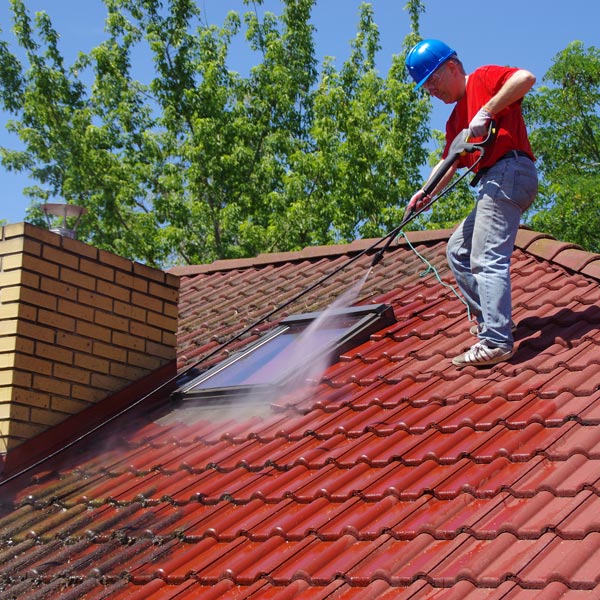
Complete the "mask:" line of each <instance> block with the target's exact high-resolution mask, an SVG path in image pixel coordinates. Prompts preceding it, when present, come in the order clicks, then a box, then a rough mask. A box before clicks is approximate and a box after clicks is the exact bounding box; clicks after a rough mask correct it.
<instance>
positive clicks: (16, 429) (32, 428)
mask: <svg viewBox="0 0 600 600" xmlns="http://www.w3.org/2000/svg"><path fill="white" fill-rule="evenodd" d="M46 429H47V427H42V426H41V425H35V424H33V423H25V422H23V421H14V420H13V421H11V422H10V433H9V440H8V447H9V450H10V449H12V448H14V447H15V446H16V445H18V444H20V443H22V442H24V441H25V440H29V439H31V438H32V437H35V436H36V435H38V434H40V433H42V431H45V430H46Z"/></svg>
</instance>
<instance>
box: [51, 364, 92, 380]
mask: <svg viewBox="0 0 600 600" xmlns="http://www.w3.org/2000/svg"><path fill="white" fill-rule="evenodd" d="M52 374H53V375H54V377H56V378H57V379H62V380H65V381H70V382H74V383H79V384H87V383H89V381H90V373H89V371H86V370H85V369H80V368H78V367H76V366H75V367H71V366H69V365H62V364H59V363H54V369H53V371H52Z"/></svg>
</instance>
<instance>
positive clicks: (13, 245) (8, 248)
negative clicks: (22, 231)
mask: <svg viewBox="0 0 600 600" xmlns="http://www.w3.org/2000/svg"><path fill="white" fill-rule="evenodd" d="M24 247H25V238H23V237H15V238H11V239H9V240H2V241H0V255H2V256H6V255H8V254H17V253H19V254H20V253H22V252H23V248H24Z"/></svg>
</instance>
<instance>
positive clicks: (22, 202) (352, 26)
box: [0, 0, 600, 223]
mask: <svg viewBox="0 0 600 600" xmlns="http://www.w3.org/2000/svg"><path fill="white" fill-rule="evenodd" d="M197 2H198V5H199V6H200V8H201V10H202V11H203V12H204V15H205V18H206V20H207V21H208V22H210V23H216V24H221V23H222V22H223V18H224V16H225V14H226V13H227V12H228V11H229V10H236V11H238V12H244V11H246V10H248V8H247V7H244V5H243V3H242V0H197ZM361 3H362V0H317V3H316V7H315V9H314V11H313V18H312V21H313V24H314V25H315V27H316V29H317V31H316V34H315V42H316V50H317V54H318V56H319V57H323V56H333V57H335V59H336V65H337V66H338V67H339V66H341V64H342V62H343V61H344V59H345V58H346V57H347V56H348V52H349V48H350V41H351V40H352V38H353V37H354V35H355V33H356V26H357V22H358V9H359V6H360V4H361ZM424 3H425V7H426V12H425V14H424V15H422V17H421V35H422V36H423V37H435V38H439V39H443V40H444V41H445V42H446V43H448V44H449V45H450V46H452V47H453V48H454V49H455V50H456V51H457V52H458V54H459V56H460V58H461V59H462V61H463V63H464V65H465V68H466V69H467V71H471V70H473V69H474V68H476V67H477V66H479V65H482V64H507V65H513V66H517V67H522V68H525V69H528V70H530V71H532V72H533V73H534V74H535V75H536V76H537V78H538V83H537V84H536V85H540V84H541V82H542V78H543V75H544V74H545V73H546V71H547V70H548V68H549V67H550V66H551V65H552V61H553V58H554V57H555V55H556V54H557V53H558V52H560V51H561V50H563V49H564V48H565V47H566V46H567V45H568V44H569V43H570V42H572V41H573V40H580V41H582V42H583V43H584V45H585V46H586V47H589V46H592V45H595V46H598V45H599V42H598V23H599V22H600V2H596V1H595V0H569V1H568V2H555V3H554V2H553V3H551V2H548V0H504V1H503V2H501V3H499V2H473V1H466V0H456V1H454V2H450V1H449V0H424ZM25 4H26V6H27V7H28V8H29V10H30V12H32V13H33V12H35V11H38V10H44V11H46V12H47V13H48V14H49V15H50V17H51V19H52V21H53V24H54V27H55V29H56V30H57V31H58V32H59V34H60V36H61V50H62V52H63V55H64V56H65V59H66V62H67V64H68V65H70V64H71V63H72V62H73V59H74V58H75V56H76V55H77V52H78V51H83V52H87V51H89V50H90V49H91V48H93V47H94V46H96V45H98V44H99V43H100V42H101V41H102V40H103V39H104V32H103V29H104V17H105V8H104V4H103V2H102V0H53V1H51V2H49V1H48V0H25ZM370 4H371V5H372V6H373V10H374V13H375V22H376V23H377V25H378V27H379V30H380V34H381V45H382V49H381V51H380V53H379V55H378V59H377V68H378V70H379V72H380V73H381V74H382V75H385V74H386V73H387V71H388V69H389V66H390V62H391V57H392V56H393V55H394V54H397V53H399V52H400V50H401V47H402V41H403V39H404V37H405V36H406V34H407V33H408V32H409V19H408V14H407V13H406V12H405V11H404V9H403V7H404V6H405V4H406V0H371V2H370ZM263 6H264V9H265V10H271V11H273V12H275V13H276V14H280V13H281V2H280V0H265V2H264V5H263ZM11 26H12V24H11V20H10V11H9V8H8V0H0V27H1V29H2V35H1V38H2V39H4V40H7V41H8V42H9V43H12V42H13V38H12V34H11V32H10V28H11ZM13 50H16V49H15V48H14V47H13ZM230 66H231V68H233V69H235V70H238V71H240V72H244V70H245V69H247V68H248V67H249V66H250V62H249V57H248V49H247V46H246V45H245V42H244V41H243V40H240V43H239V44H236V45H235V46H234V47H233V52H232V55H231V57H230ZM139 68H140V73H143V72H144V65H143V64H141V65H140V66H139ZM449 111H450V107H448V106H445V105H443V104H441V103H439V102H438V101H435V100H434V112H433V115H432V122H431V126H432V127H433V128H435V129H442V130H443V128H444V123H445V119H446V117H447V115H448V114H449ZM7 118H8V115H6V114H3V113H2V112H1V111H0V146H5V147H8V148H16V147H18V140H16V138H14V137H13V136H10V135H9V134H8V133H7V132H6V130H5V123H6V120H7ZM0 184H1V189H2V192H1V198H2V200H1V202H0V219H6V220H7V221H8V222H9V223H18V222H21V221H23V220H24V219H25V210H26V208H27V205H28V203H29V202H28V200H27V199H26V198H25V197H24V196H23V194H22V189H23V187H25V186H27V185H30V184H31V182H30V181H29V179H28V178H27V177H26V176H25V175H20V174H19V175H16V174H12V173H7V172H6V171H5V170H4V169H3V168H2V167H0ZM61 200H62V199H53V200H52V201H55V202H56V201H61Z"/></svg>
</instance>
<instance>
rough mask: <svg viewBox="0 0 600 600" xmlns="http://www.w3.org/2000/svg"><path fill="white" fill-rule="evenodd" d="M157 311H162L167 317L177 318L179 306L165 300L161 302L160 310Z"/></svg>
mask: <svg viewBox="0 0 600 600" xmlns="http://www.w3.org/2000/svg"><path fill="white" fill-rule="evenodd" d="M159 312H162V314H163V315H165V316H167V317H171V318H172V319H177V320H179V307H178V306H177V304H171V303H170V302H165V303H164V304H163V308H162V311H159Z"/></svg>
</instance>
